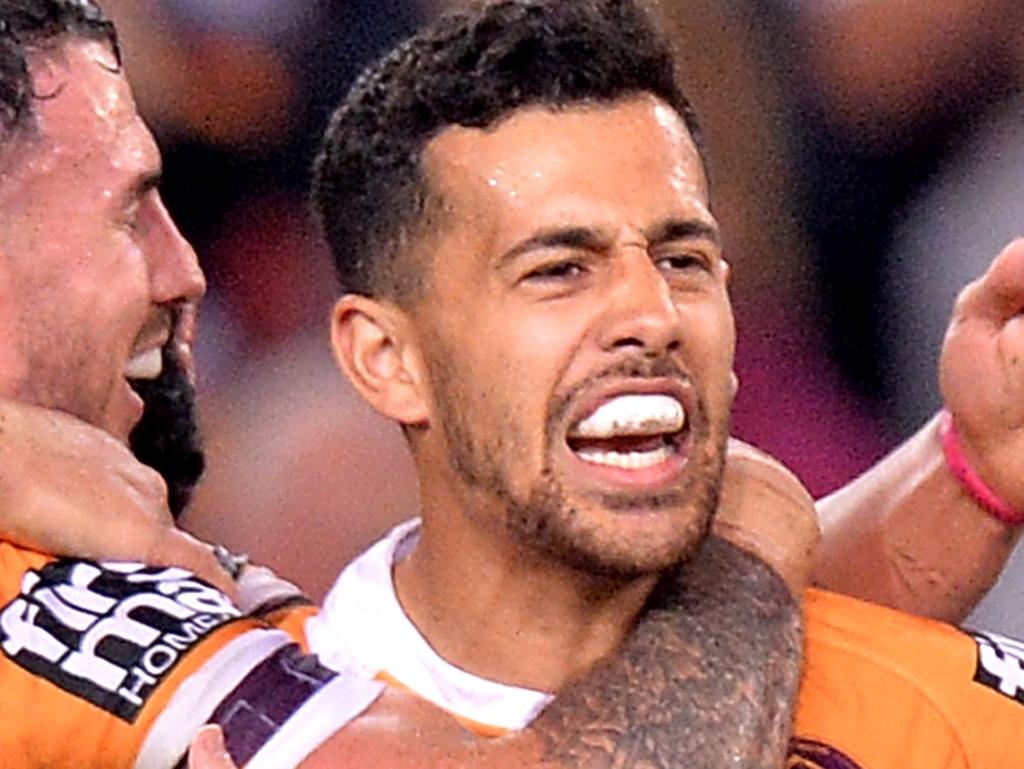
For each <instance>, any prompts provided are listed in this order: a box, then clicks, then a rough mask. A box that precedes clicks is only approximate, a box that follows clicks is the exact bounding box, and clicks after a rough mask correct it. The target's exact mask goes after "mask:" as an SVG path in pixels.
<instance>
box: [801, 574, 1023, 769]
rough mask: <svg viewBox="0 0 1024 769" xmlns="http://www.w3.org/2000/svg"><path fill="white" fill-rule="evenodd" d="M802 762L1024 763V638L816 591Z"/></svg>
mask: <svg viewBox="0 0 1024 769" xmlns="http://www.w3.org/2000/svg"><path fill="white" fill-rule="evenodd" d="M806 615H807V647H806V648H807V650H806V658H805V670H804V678H803V684H802V687H801V692H800V700H799V703H798V708H797V716H796V723H795V729H794V733H795V734H796V739H795V740H794V756H793V758H792V759H791V762H790V766H791V767H794V768H795V767H805V766H806V767H820V768H821V769H897V768H898V769H1004V768H1005V767H1012V766H1018V765H1024V644H1021V643H1019V642H1016V641H1012V640H1010V639H1006V638H1002V637H1000V636H997V635H994V634H991V633H989V634H985V633H975V634H972V633H967V632H964V631H962V630H958V629H957V628H954V627H951V626H949V625H945V624H942V623H939V622H934V621H931V620H927V619H922V618H919V617H913V616H910V615H908V614H904V613H902V612H897V611H893V610H891V609H887V608H884V607H881V606H876V605H874V604H869V603H864V602H862V601H856V600H854V599H851V598H846V597H845V596H839V595H835V594H832V593H825V592H822V591H815V590H812V591H810V592H809V593H808V596H807V607H806Z"/></svg>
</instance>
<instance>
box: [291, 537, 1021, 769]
mask: <svg viewBox="0 0 1024 769" xmlns="http://www.w3.org/2000/svg"><path fill="white" fill-rule="evenodd" d="M418 526H419V524H418V522H417V521H410V522H406V523H404V524H400V525H399V526H397V527H395V528H394V529H393V530H392V531H391V533H389V534H388V535H387V536H386V537H385V538H384V539H382V540H381V541H379V542H378V543H377V544H375V545H374V546H373V547H371V548H370V549H369V550H367V551H366V552H365V553H364V554H363V555H361V556H360V557H359V558H357V559H356V560H355V561H353V562H352V563H351V564H350V565H349V566H348V567H346V569H345V570H344V571H343V572H342V574H341V576H340V577H339V578H338V580H337V582H336V583H335V585H334V587H333V588H332V589H331V591H330V592H329V593H328V595H327V598H326V600H325V602H324V607H323V610H322V611H321V613H320V614H319V615H318V616H316V617H315V618H313V619H311V620H309V622H308V623H307V634H308V636H309V641H310V645H311V647H312V649H313V651H314V652H316V654H318V655H319V656H320V658H321V659H323V660H324V661H325V663H326V664H328V665H330V666H331V667H332V668H335V669H337V670H349V671H352V672H353V673H354V674H359V675H364V676H368V677H372V676H377V677H379V678H381V679H382V680H386V681H388V682H391V683H393V684H400V685H401V686H402V687H404V688H406V689H408V690H410V691H412V692H414V693H416V694H417V695H419V696H420V697H422V698H423V699H425V700H428V701H429V702H432V703H434V704H435V705H437V706H438V707H440V708H442V709H444V710H446V711H447V712H448V713H450V714H452V715H453V716H454V717H455V718H457V719H458V720H460V721H461V722H462V723H463V724H464V725H466V726H468V727H469V728H471V729H473V730H474V731H476V732H477V733H478V734H480V735H482V736H490V735H496V734H507V733H509V732H511V731H515V730H517V729H521V728H523V727H524V726H526V725H527V724H529V723H530V722H531V721H532V720H533V718H535V717H536V715H537V714H538V713H539V712H540V711H541V710H542V709H543V708H544V707H545V706H546V705H547V704H548V703H549V702H550V701H551V699H552V696H551V694H550V693H547V692H538V691H534V690H531V689H524V688H521V687H515V686H509V685H506V684H503V683H501V682H498V681H492V680H488V679H484V678H481V677H479V676H475V675H472V674H470V673H468V672H466V671H464V670H461V669H459V668H457V667H455V666H454V665H452V664H450V663H449V662H447V661H446V660H444V659H443V658H441V657H440V656H439V655H438V654H437V652H436V651H435V650H434V647H433V646H432V645H431V644H430V643H429V642H428V641H427V639H425V638H424V637H423V636H422V635H420V633H419V631H418V630H417V628H416V627H415V626H414V625H413V623H412V622H411V621H410V620H409V618H408V617H407V616H406V615H405V613H404V611H403V609H402V606H401V604H400V602H399V601H398V598H397V594H396V593H395V590H394V583H393V579H392V575H393V573H394V564H395V563H396V562H398V561H400V560H401V559H402V558H403V557H405V556H406V555H407V554H408V553H409V552H411V550H412V548H413V547H414V546H415V542H416V537H417V536H418V531H419V528H418ZM805 614H806V625H807V631H806V638H807V644H806V656H805V671H804V678H803V686H802V690H801V693H800V699H799V702H798V707H797V714H796V721H795V728H794V734H795V737H794V740H793V745H792V754H791V757H790V761H789V767H788V769H1007V768H1008V767H1016V766H1024V644H1020V643H1017V642H1015V641H1010V640H1009V639H1004V638H1000V637H998V636H995V635H993V634H973V635H972V634H970V633H967V632H964V631H962V630H958V629H956V628H954V627H951V626H949V625H944V624H942V623H939V622H934V621H931V620H927V619H922V618H919V617H914V616H911V615H908V614H904V613H902V612H897V611H893V610H891V609H886V608H883V607H880V606H876V605H874V604H869V603H864V602H862V601H857V600H854V599H852V598H847V597H845V596H840V595H836V594H832V593H826V592H822V591H818V590H811V591H809V592H808V594H807V598H806V612H805ZM752 664H756V662H754V661H752Z"/></svg>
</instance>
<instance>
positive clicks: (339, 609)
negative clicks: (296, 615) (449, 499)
mask: <svg viewBox="0 0 1024 769" xmlns="http://www.w3.org/2000/svg"><path fill="white" fill-rule="evenodd" d="M419 530H420V521H419V519H418V518H414V519H412V520H410V521H406V522H405V523H402V524H399V525H398V526H396V527H395V528H394V529H392V530H391V531H390V532H389V533H388V534H387V536H385V537H384V538H383V539H381V540H380V541H378V542H377V543H376V544H375V545H373V546H372V547H371V548H370V549H369V550H367V551H366V552H365V553H363V554H362V555H361V556H359V557H358V558H357V559H356V560H354V561H353V562H352V563H350V564H349V565H348V566H347V567H346V568H345V570H344V571H343V572H342V573H341V575H340V576H339V577H338V580H337V582H335V584H334V587H332V588H331V590H330V592H329V593H328V594H327V598H326V600H325V601H324V607H323V611H322V612H321V613H320V614H319V615H318V616H317V617H315V618H313V619H311V620H310V621H309V622H308V623H307V628H306V633H307V637H308V640H309V644H310V648H311V649H312V651H313V652H314V653H316V654H317V655H318V656H319V657H320V659H321V660H322V661H323V663H324V664H325V665H328V666H329V667H332V668H335V669H337V670H347V671H350V672H355V673H358V674H360V675H364V676H367V677H373V676H378V675H381V674H385V675H386V676H390V677H391V678H393V679H395V680H396V681H398V682H400V683H401V684H403V685H404V686H406V687H408V688H409V689H410V690H412V691H413V692H415V693H416V694H418V695H419V696H421V697H423V698H424V699H426V700H428V701H430V702H432V703H434V704H435V705H437V706H438V707H440V708H443V709H444V710H447V711H448V712H450V713H453V714H454V715H457V716H460V717H461V718H464V719H468V720H470V721H474V722H476V723H478V724H483V725H485V726H490V727H496V728H498V729H503V730H517V729H522V728H523V727H525V726H527V725H528V724H529V723H530V722H531V721H532V720H533V719H534V718H536V717H537V714H539V713H540V711H541V710H543V709H544V707H545V706H546V705H547V704H548V703H549V702H550V701H551V699H552V695H550V694H548V693H546V692H539V691H536V690H533V689H525V688H521V687H517V686H509V685H507V684H503V683H499V682H497V681H491V680H488V679H486V678H480V677H478V676H475V675H473V674H471V673H467V672H466V671H465V670H462V669H460V668H457V667H455V666H454V665H452V664H450V663H449V662H446V661H445V660H444V659H442V658H441V657H440V655H438V654H437V652H435V651H434V650H433V648H431V646H430V644H429V643H428V642H427V640H426V639H425V638H424V637H423V636H422V635H420V633H419V631H418V630H417V629H416V627H415V626H414V625H413V624H412V622H411V621H410V620H409V618H408V617H407V616H406V614H405V612H404V611H403V610H402V606H401V604H400V603H399V601H398V596H397V595H396V594H395V587H394V581H393V576H392V575H393V567H394V565H395V564H396V563H398V562H400V561H401V560H402V559H403V558H405V557H406V556H407V555H408V554H409V553H410V552H412V549H413V548H414V547H415V546H416V542H417V540H418V538H419Z"/></svg>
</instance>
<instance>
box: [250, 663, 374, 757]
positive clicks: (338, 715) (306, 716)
mask: <svg viewBox="0 0 1024 769" xmlns="http://www.w3.org/2000/svg"><path fill="white" fill-rule="evenodd" d="M383 690H384V684H382V683H380V682H379V681H368V680H367V679H365V678H356V677H355V676H350V675H345V674H344V673H340V674H339V675H338V676H337V677H336V678H333V679H331V680H330V681H329V682H328V683H327V685H326V686H324V687H323V688H322V689H320V690H319V691H318V692H317V693H316V694H314V695H313V696H312V697H310V698H309V699H308V700H306V702H304V703H303V704H302V705H301V706H300V707H299V709H298V710H296V711H295V712H294V713H293V714H292V715H291V717H289V719H288V721H287V722H286V723H285V724H284V726H282V727H281V729H280V730H279V731H278V732H277V733H275V734H274V736H273V737H271V738H270V739H269V740H268V741H267V744H266V745H264V746H263V747H262V748H260V749H259V751H258V752H257V753H256V755H255V756H253V757H252V760H251V761H249V763H247V764H246V765H245V769H295V768H296V767H297V766H298V765H299V764H301V763H302V762H303V761H304V760H306V758H307V757H308V756H309V755H310V753H312V752H313V751H314V750H316V749H317V748H318V747H320V746H321V745H323V743H324V742H326V741H327V739H328V738H329V737H330V736H331V735H333V734H334V733H335V732H338V731H340V730H341V728H342V727H343V726H345V725H346V724H347V723H349V722H350V721H352V720H354V719H355V718H356V717H357V716H359V715H360V714H361V713H362V712H363V711H364V710H366V709H367V708H368V707H370V705H372V704H373V703H374V701H375V700H376V699H377V697H378V696H380V694H381V692H382V691H383Z"/></svg>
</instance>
